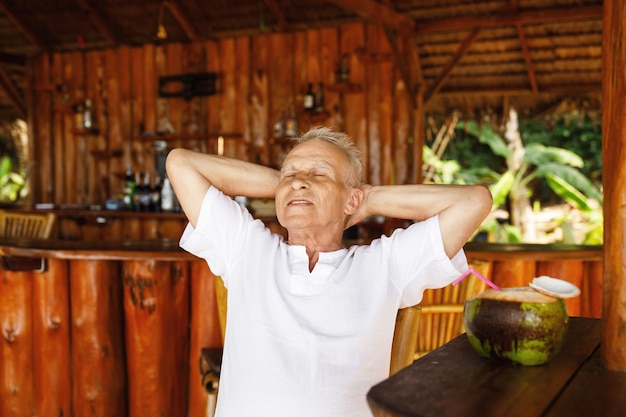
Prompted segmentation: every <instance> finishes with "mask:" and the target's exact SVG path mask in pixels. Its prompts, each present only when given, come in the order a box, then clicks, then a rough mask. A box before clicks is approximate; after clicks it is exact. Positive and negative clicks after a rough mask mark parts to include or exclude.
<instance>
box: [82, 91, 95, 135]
mask: <svg viewBox="0 0 626 417" xmlns="http://www.w3.org/2000/svg"><path fill="white" fill-rule="evenodd" d="M83 128H85V129H87V130H90V129H93V111H92V108H91V100H89V99H87V100H85V108H84V110H83Z"/></svg>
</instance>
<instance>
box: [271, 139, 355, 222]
mask: <svg viewBox="0 0 626 417" xmlns="http://www.w3.org/2000/svg"><path fill="white" fill-rule="evenodd" d="M348 167H349V162H348V158H347V156H346V155H345V154H344V152H343V151H342V150H341V149H340V148H339V147H337V146H336V145H333V144H332V143H329V142H326V141H323V140H319V139H312V140H309V141H306V142H304V143H301V144H299V145H298V146H296V147H295V148H294V149H293V150H292V151H291V152H289V154H288V155H287V157H286V158H285V162H284V163H283V168H282V169H281V172H280V182H279V184H278V188H277V190H276V215H277V217H278V220H279V222H280V223H281V224H282V225H283V226H284V227H285V228H287V229H288V230H296V229H303V228H304V229H306V228H310V229H316V228H327V230H328V231H329V232H331V231H332V233H337V230H340V231H343V227H344V222H345V218H346V216H347V215H348V214H352V207H351V204H350V203H351V190H349V189H348V188H346V185H345V184H346V182H345V181H346V174H347V172H348V171H347V168H348ZM331 226H332V227H331Z"/></svg>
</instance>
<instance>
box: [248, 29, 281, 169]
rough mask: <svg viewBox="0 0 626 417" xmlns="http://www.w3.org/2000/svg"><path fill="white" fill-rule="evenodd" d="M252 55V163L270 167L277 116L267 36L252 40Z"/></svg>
mask: <svg viewBox="0 0 626 417" xmlns="http://www.w3.org/2000/svg"><path fill="white" fill-rule="evenodd" d="M250 47H251V53H250V73H251V79H252V81H251V85H250V100H251V108H252V109H251V114H250V129H251V135H252V138H251V140H252V155H251V159H250V160H251V161H252V162H256V163H259V164H263V165H269V162H270V154H269V144H268V143H269V138H270V137H271V136H270V135H271V133H270V131H271V128H272V126H273V125H274V122H275V118H274V117H275V116H274V115H273V114H272V113H271V109H270V105H269V100H270V98H269V79H268V76H267V69H266V64H267V59H268V54H267V49H268V39H267V37H266V36H257V37H254V38H252V41H251V44H250Z"/></svg>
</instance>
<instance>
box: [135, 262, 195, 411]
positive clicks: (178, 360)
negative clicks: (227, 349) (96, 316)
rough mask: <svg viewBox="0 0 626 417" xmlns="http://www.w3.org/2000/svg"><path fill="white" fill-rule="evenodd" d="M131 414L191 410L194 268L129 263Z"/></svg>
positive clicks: (162, 264) (154, 263)
mask: <svg viewBox="0 0 626 417" xmlns="http://www.w3.org/2000/svg"><path fill="white" fill-rule="evenodd" d="M123 270H124V311H125V328H126V361H127V369H128V375H127V378H128V416H129V417H140V416H145V415H159V414H160V413H163V414H164V415H184V414H185V413H186V411H187V387H188V386H187V384H188V383H189V379H188V377H187V375H186V372H185V371H184V370H186V369H187V366H188V354H189V352H188V348H189V346H188V344H189V333H188V332H189V328H188V322H189V317H188V311H189V299H188V297H189V293H188V291H189V271H188V269H187V265H182V264H179V263H168V262H157V261H127V262H125V263H124V268H123Z"/></svg>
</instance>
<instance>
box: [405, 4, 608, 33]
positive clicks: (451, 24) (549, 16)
mask: <svg viewBox="0 0 626 417" xmlns="http://www.w3.org/2000/svg"><path fill="white" fill-rule="evenodd" d="M579 19H602V6H581V7H571V8H567V9H564V8H559V9H545V10H531V11H522V12H517V11H503V12H499V13H497V14H494V15H491V16H473V17H469V16H465V17H457V18H446V19H437V20H431V21H427V22H420V23H418V24H417V27H416V31H417V33H418V34H421V33H428V32H442V31H446V32H451V31H455V30H470V29H474V28H477V27H478V28H488V27H497V26H510V25H516V24H518V23H519V24H523V25H525V24H537V23H549V22H558V21H569V22H571V21H573V20H579Z"/></svg>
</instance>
